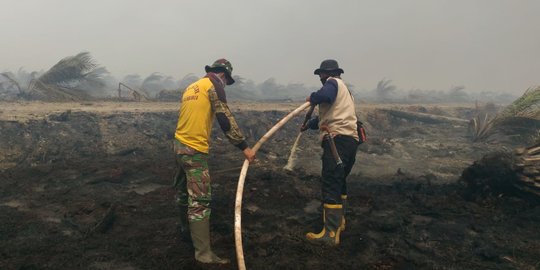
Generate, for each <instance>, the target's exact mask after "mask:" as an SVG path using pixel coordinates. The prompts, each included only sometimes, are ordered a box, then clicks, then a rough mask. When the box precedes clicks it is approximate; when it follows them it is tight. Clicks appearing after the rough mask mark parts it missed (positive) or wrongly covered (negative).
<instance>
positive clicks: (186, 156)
mask: <svg viewBox="0 0 540 270" xmlns="http://www.w3.org/2000/svg"><path fill="white" fill-rule="evenodd" d="M174 148H175V153H176V173H175V176H174V186H175V187H176V188H177V191H178V193H177V197H176V200H177V203H178V204H179V205H180V206H181V208H184V209H185V207H186V206H187V215H188V219H189V220H190V221H199V220H202V219H205V218H209V217H210V201H211V200H212V187H211V186H210V173H209V171H208V154H205V153H201V152H198V151H196V150H194V149H192V148H190V147H187V146H184V145H182V144H180V143H177V142H176V141H175V145H174Z"/></svg>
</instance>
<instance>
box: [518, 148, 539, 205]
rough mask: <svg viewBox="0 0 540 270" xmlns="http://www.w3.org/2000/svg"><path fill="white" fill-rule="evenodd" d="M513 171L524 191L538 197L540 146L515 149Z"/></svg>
mask: <svg viewBox="0 0 540 270" xmlns="http://www.w3.org/2000/svg"><path fill="white" fill-rule="evenodd" d="M515 152H516V164H515V169H516V172H517V174H518V177H519V180H520V182H521V185H519V187H520V188H521V189H523V190H525V191H530V192H532V193H535V194H536V195H538V196H540V144H536V145H533V146H531V147H528V148H518V149H516V151H515Z"/></svg>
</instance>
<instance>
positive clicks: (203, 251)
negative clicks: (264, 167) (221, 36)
mask: <svg viewBox="0 0 540 270" xmlns="http://www.w3.org/2000/svg"><path fill="white" fill-rule="evenodd" d="M205 70H206V72H207V74H206V76H204V77H203V78H202V79H200V80H198V81H196V82H194V83H193V84H191V85H190V86H188V87H187V88H186V90H185V91H184V94H183V96H182V103H181V106H180V113H179V117H178V124H177V126H176V132H175V135H174V137H175V140H174V151H175V154H176V164H177V173H176V175H175V179H174V180H175V186H176V187H177V188H178V197H177V200H178V204H179V205H180V210H181V219H180V221H181V231H182V238H183V239H184V240H188V241H189V237H190V236H191V241H192V242H193V247H194V249H195V259H196V260H197V261H199V262H202V263H218V264H226V263H229V262H230V260H228V259H222V258H220V257H218V256H217V255H215V254H214V253H213V252H212V249H211V247H210V201H211V198H212V189H211V185H210V174H209V172H208V148H209V142H210V136H211V131H212V123H213V120H214V115H215V117H216V118H217V120H218V123H219V126H220V127H221V129H222V130H223V132H224V133H225V135H226V137H227V138H228V140H229V141H230V142H231V143H232V144H233V145H235V146H236V147H238V148H239V149H240V150H241V151H242V152H243V154H244V156H245V158H246V159H248V160H249V161H250V162H251V161H253V160H254V159H255V153H254V152H253V150H251V148H250V147H248V145H247V143H246V140H245V137H244V135H243V134H242V132H241V131H240V129H239V127H238V125H237V123H236V121H235V119H234V117H233V116H232V114H231V111H230V110H229V107H228V106H227V98H226V96H225V91H224V88H225V85H231V84H233V83H234V79H233V78H232V76H231V73H232V65H231V63H230V62H229V61H227V60H225V59H218V60H217V61H215V62H214V63H213V64H212V65H211V66H206V67H205ZM188 224H189V226H188Z"/></svg>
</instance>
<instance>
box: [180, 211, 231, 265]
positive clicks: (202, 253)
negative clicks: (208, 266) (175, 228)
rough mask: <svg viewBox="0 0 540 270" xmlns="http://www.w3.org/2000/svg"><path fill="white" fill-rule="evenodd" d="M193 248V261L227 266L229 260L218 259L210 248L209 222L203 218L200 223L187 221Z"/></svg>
mask: <svg viewBox="0 0 540 270" xmlns="http://www.w3.org/2000/svg"><path fill="white" fill-rule="evenodd" d="M189 228H190V230H191V239H192V240H193V248H195V260H197V261H198V262H201V263H214V264H227V263H230V262H231V261H230V260H229V259H222V258H220V257H218V256H217V255H216V254H214V252H212V248H211V247H210V220H209V218H204V219H203V220H200V221H193V220H190V221H189Z"/></svg>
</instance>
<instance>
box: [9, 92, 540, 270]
mask: <svg viewBox="0 0 540 270" xmlns="http://www.w3.org/2000/svg"><path fill="white" fill-rule="evenodd" d="M142 104H144V103H142ZM54 106H59V105H58V104H55V105H54ZM87 106H96V107H97V106H101V105H99V104H94V105H92V104H87ZM141 106H142V105H141ZM159 106H161V105H159ZM286 110H288V108H287V109H286ZM286 110H284V109H283V108H281V109H280V108H277V107H276V109H275V110H251V109H249V108H248V109H245V108H242V110H237V109H235V112H234V113H235V116H236V117H237V120H238V122H239V124H240V125H241V127H242V128H243V130H244V131H245V133H246V134H247V135H248V137H249V141H250V142H251V143H254V142H255V140H256V139H258V138H260V137H261V136H262V135H263V134H264V133H265V132H266V131H267V130H268V129H269V128H270V127H271V126H272V125H273V124H274V123H276V122H277V121H278V120H279V119H281V118H282V117H283V116H284V115H285V114H286ZM407 110H412V111H417V112H422V113H425V112H428V113H434V114H439V115H446V116H451V117H463V118H465V117H466V116H467V115H470V109H469V108H465V107H449V108H446V107H438V108H437V107H436V108H433V107H431V108H430V107H422V106H409V107H408V108H407ZM362 116H363V118H364V119H363V120H364V123H365V124H366V126H367V128H368V136H369V138H368V142H367V143H366V144H364V145H362V146H361V147H360V151H359V153H358V156H357V164H356V166H355V169H354V170H353V173H352V175H351V176H350V177H349V181H348V182H349V192H350V193H349V198H350V200H349V203H350V206H349V208H348V213H347V218H348V219H347V229H346V231H345V232H344V233H343V234H342V244H341V246H339V247H338V248H326V247H320V246H314V245H311V244H309V243H307V242H305V240H304V239H303V235H304V233H305V232H307V231H309V230H311V229H315V228H317V229H318V228H320V225H321V222H322V221H321V218H320V176H319V170H320V159H319V155H320V151H321V150H320V147H319V146H318V142H317V134H315V133H313V132H310V133H306V134H305V135H303V137H302V138H301V143H300V147H299V150H298V153H299V156H298V159H297V164H296V170H295V171H294V172H289V171H285V170H283V169H282V167H283V166H284V165H285V164H286V162H287V157H288V155H289V151H290V147H291V144H292V141H293V140H294V138H295V137H296V134H297V129H298V125H299V123H300V121H301V119H300V118H301V117H298V118H295V119H294V120H292V121H291V122H290V123H288V124H287V125H285V127H284V128H283V130H280V131H279V132H278V133H277V134H276V135H275V136H274V137H273V138H272V139H271V140H270V141H268V142H267V143H266V144H265V145H264V146H263V147H262V148H261V149H260V151H259V153H258V158H259V161H258V163H256V164H253V165H252V166H251V167H250V169H249V171H248V177H247V179H246V185H245V189H244V199H243V216H242V225H243V226H242V229H243V243H244V252H245V260H246V265H247V267H248V269H537V268H538V267H540V259H539V258H540V228H539V226H538V225H539V224H540V204H539V202H538V200H537V199H536V197H531V196H527V195H526V194H522V193H520V192H514V191H513V190H512V192H506V191H508V189H506V188H504V185H503V186H502V188H501V189H496V188H493V186H492V185H490V183H491V182H493V181H504V179H503V180H501V179H500V177H499V178H494V176H497V175H500V174H501V173H500V172H501V171H504V168H502V169H501V166H502V165H501V164H504V162H502V161H501V162H499V163H497V162H492V161H489V160H490V159H489V158H488V159H485V160H484V162H477V163H474V162H475V161H477V160H481V158H482V157H483V156H484V155H486V154H489V153H492V152H497V151H506V150H508V149H512V148H513V147H516V146H517V145H516V144H517V143H514V144H512V143H509V142H504V143H497V144H494V143H491V144H489V143H473V142H471V140H470V138H468V135H467V125H466V124H463V123H454V122H445V123H425V122H420V121H411V120H405V119H403V118H397V117H392V116H389V115H388V114H387V113H385V112H383V111H381V110H378V109H377V108H376V107H372V108H369V109H364V110H362ZM175 123H176V112H175V111H174V110H162V111H160V110H154V111H148V110H145V109H143V108H141V110H140V111H139V110H132V111H115V112H112V111H109V112H107V110H103V111H101V110H100V111H99V112H95V111H77V110H67V109H66V110H64V111H60V112H56V113H50V114H44V115H38V117H33V118H31V119H25V120H24V121H22V120H5V119H4V120H3V121H1V122H0V153H1V155H0V169H1V170H2V171H1V174H0V217H1V219H2V222H1V223H0V243H1V245H0V269H213V268H212V267H208V266H204V265H199V264H197V263H195V261H194V259H193V250H192V248H191V245H190V244H189V243H185V242H183V241H182V240H181V239H180V237H179V231H178V223H179V220H178V209H177V208H176V207H175V204H174V198H175V192H174V189H173V188H172V187H171V182H172V181H171V178H172V175H173V173H174V157H173V155H172V151H171V141H172V136H173V130H174V125H175ZM213 134H214V138H213V146H212V149H211V164H210V166H211V174H212V176H213V178H212V179H213V180H212V181H213V183H212V185H213V192H214V194H213V203H212V206H213V212H212V219H211V225H212V233H213V238H212V240H213V245H214V247H215V250H216V252H217V253H218V254H220V255H224V256H228V257H230V258H231V259H233V261H235V260H234V258H235V248H234V235H233V229H234V228H233V222H234V195H235V192H236V182H237V179H238V174H239V166H241V164H242V158H241V157H242V155H241V153H240V152H239V151H238V150H237V149H235V148H234V147H233V146H231V145H230V144H229V143H228V142H227V141H226V139H225V138H224V136H223V135H222V134H221V132H220V131H219V130H217V129H216V130H214V133H213ZM496 156H497V155H496ZM473 163H474V164H475V165H473ZM499 165H501V166H499ZM490 166H491V167H490ZM493 166H494V167H493ZM464 170H465V172H464V173H463V177H461V176H462V172H463V171H464ZM491 172H493V173H491ZM471 179H480V181H474V180H471ZM491 179H495V180H491ZM471 181H472V182H471ZM471 183H475V184H471ZM497 183H498V182H497ZM486 187H492V188H486ZM496 187H498V186H496ZM236 268H237V266H236V264H235V263H233V264H231V265H230V266H227V267H222V268H218V269H236Z"/></svg>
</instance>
